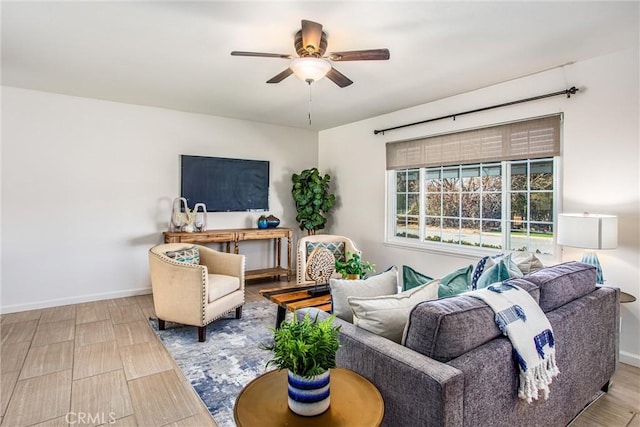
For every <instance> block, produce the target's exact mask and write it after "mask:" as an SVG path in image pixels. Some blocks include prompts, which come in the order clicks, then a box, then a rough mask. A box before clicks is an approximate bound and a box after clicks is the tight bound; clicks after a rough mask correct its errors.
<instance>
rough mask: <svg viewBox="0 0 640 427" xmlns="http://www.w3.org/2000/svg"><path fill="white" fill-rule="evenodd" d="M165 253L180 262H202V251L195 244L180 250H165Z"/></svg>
mask: <svg viewBox="0 0 640 427" xmlns="http://www.w3.org/2000/svg"><path fill="white" fill-rule="evenodd" d="M165 255H166V256H168V257H169V258H171V259H173V260H175V261H178V262H184V263H187V264H194V265H198V264H200V252H199V251H198V248H197V247H195V246H191V247H190V248H185V249H181V250H179V251H168V252H165Z"/></svg>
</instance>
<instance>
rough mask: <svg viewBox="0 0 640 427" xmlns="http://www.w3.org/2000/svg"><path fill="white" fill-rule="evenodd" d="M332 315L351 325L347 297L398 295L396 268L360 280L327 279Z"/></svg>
mask: <svg viewBox="0 0 640 427" xmlns="http://www.w3.org/2000/svg"><path fill="white" fill-rule="evenodd" d="M329 287H330V288H331V306H332V309H333V314H335V315H336V317H339V318H340V319H342V320H345V321H347V322H349V323H353V312H352V311H351V307H350V306H349V301H348V298H349V297H377V296H381V295H393V294H397V293H398V267H396V266H393V267H391V268H390V269H389V270H387V271H385V272H384V273H380V274H376V275H375V276H371V277H368V278H366V279H360V280H347V279H334V278H332V279H329Z"/></svg>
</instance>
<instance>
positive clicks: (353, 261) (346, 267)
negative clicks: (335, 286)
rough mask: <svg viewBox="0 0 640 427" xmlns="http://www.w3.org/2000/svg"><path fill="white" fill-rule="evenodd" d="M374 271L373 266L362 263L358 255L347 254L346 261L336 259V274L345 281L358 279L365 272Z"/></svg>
mask: <svg viewBox="0 0 640 427" xmlns="http://www.w3.org/2000/svg"><path fill="white" fill-rule="evenodd" d="M373 271H375V265H373V264H371V263H370V262H368V261H363V260H362V259H361V258H360V254H357V253H354V254H352V253H350V252H347V255H346V261H340V260H339V259H336V272H337V273H340V274H342V277H343V278H345V279H359V278H360V277H362V276H364V275H365V274H366V273H367V272H373Z"/></svg>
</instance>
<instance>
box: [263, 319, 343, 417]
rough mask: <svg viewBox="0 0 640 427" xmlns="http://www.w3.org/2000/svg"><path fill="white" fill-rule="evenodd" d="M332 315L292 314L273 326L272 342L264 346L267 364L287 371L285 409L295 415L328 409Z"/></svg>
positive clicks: (334, 340) (334, 332)
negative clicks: (269, 353)
mask: <svg viewBox="0 0 640 427" xmlns="http://www.w3.org/2000/svg"><path fill="white" fill-rule="evenodd" d="M334 318H335V316H330V317H327V318H326V319H323V320H318V319H317V318H314V319H313V320H312V319H311V317H309V316H305V317H304V318H303V319H302V320H298V319H297V318H296V317H295V316H294V317H293V318H292V320H291V321H289V322H286V321H285V322H282V324H281V325H280V327H279V328H277V329H273V343H271V344H268V345H266V346H265V348H266V349H267V350H270V351H272V352H273V357H272V358H271V359H270V360H269V361H268V362H267V367H269V366H271V365H275V366H277V367H278V368H279V369H287V370H288V385H289V387H288V390H289V399H288V403H289V408H290V409H291V410H292V411H293V412H295V413H296V414H298V415H303V416H313V415H319V414H321V413H323V412H324V411H326V410H327V409H329V405H330V389H329V387H330V377H329V372H330V371H329V369H331V368H335V367H336V353H337V351H338V348H339V347H340V344H339V342H338V334H339V331H340V327H339V326H334V325H333V319H334Z"/></svg>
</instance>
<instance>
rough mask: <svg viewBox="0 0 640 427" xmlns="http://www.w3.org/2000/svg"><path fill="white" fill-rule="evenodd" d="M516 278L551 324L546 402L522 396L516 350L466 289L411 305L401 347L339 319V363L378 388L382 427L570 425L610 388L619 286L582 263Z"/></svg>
mask: <svg viewBox="0 0 640 427" xmlns="http://www.w3.org/2000/svg"><path fill="white" fill-rule="evenodd" d="M509 282H511V283H515V284H517V285H518V286H520V287H522V288H524V289H525V290H527V291H528V292H529V293H530V294H531V295H532V296H533V297H534V299H535V300H536V301H538V302H539V304H540V306H541V308H542V309H543V311H544V312H545V313H546V315H547V318H548V319H549V321H550V323H551V326H552V328H553V331H554V334H555V339H556V361H557V364H558V368H559V369H560V374H559V375H558V376H557V377H556V378H555V379H554V380H553V383H552V384H551V386H550V391H551V393H550V396H549V399H548V400H544V399H543V398H542V397H541V398H540V400H537V401H534V402H533V403H531V404H528V403H527V402H526V401H523V400H521V399H519V398H518V397H517V389H518V368H517V365H516V363H515V362H514V359H513V357H512V350H513V349H512V346H511V343H510V341H509V340H508V338H506V337H504V336H503V335H502V334H501V332H500V330H499V329H498V327H497V326H496V324H495V322H494V320H493V319H494V313H493V311H492V310H491V309H490V308H489V307H488V306H487V305H486V304H485V303H483V302H482V301H480V300H478V299H476V298H472V297H469V296H465V295H459V296H455V297H450V298H443V299H439V300H434V301H427V302H423V303H420V304H418V305H417V306H416V307H414V308H413V310H412V311H411V313H410V316H409V320H408V323H407V327H406V328H405V341H404V345H401V344H397V343H394V342H392V341H389V340H387V339H385V338H382V337H380V336H377V335H374V334H372V333H370V332H367V331H365V330H363V329H360V328H357V327H355V326H354V325H352V324H349V323H347V322H343V321H342V320H340V319H336V321H335V322H336V323H337V324H340V325H341V326H342V328H341V332H340V335H341V343H342V347H341V348H340V350H339V351H338V361H337V363H338V366H341V367H345V368H348V369H351V370H353V371H355V372H358V373H359V374H361V375H362V376H364V377H366V378H368V379H369V380H370V381H371V382H372V383H373V384H375V385H376V386H377V387H378V389H379V390H380V392H381V394H382V397H383V398H384V403H385V417H384V421H383V425H385V426H398V427H409V426H411V427H413V426H510V427H513V426H545V427H552V426H565V425H567V424H568V423H569V422H571V420H572V419H573V418H574V417H575V416H576V415H577V414H579V413H580V411H581V410H582V409H583V408H584V407H585V406H586V405H587V404H588V403H589V402H590V401H591V400H592V399H593V397H594V396H595V395H596V394H597V393H598V391H599V390H601V389H604V390H606V388H607V386H608V384H609V381H610V378H611V376H612V375H613V373H614V370H615V368H616V363H617V359H618V340H619V319H620V314H619V298H620V293H619V290H618V289H615V288H604V287H603V288H600V287H596V277H595V269H594V268H593V267H591V266H588V265H586V264H581V263H577V262H570V263H565V264H560V265H556V266H553V267H548V268H544V269H541V270H538V271H537V272H534V273H531V274H529V275H527V276H525V277H524V278H521V279H511V280H509ZM312 310H313V309H312ZM315 314H318V315H320V316H326V315H327V314H326V313H322V312H317V313H315ZM315 314H313V315H315ZM298 315H299V316H302V315H304V311H302V310H301V311H300V312H299V313H298Z"/></svg>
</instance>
